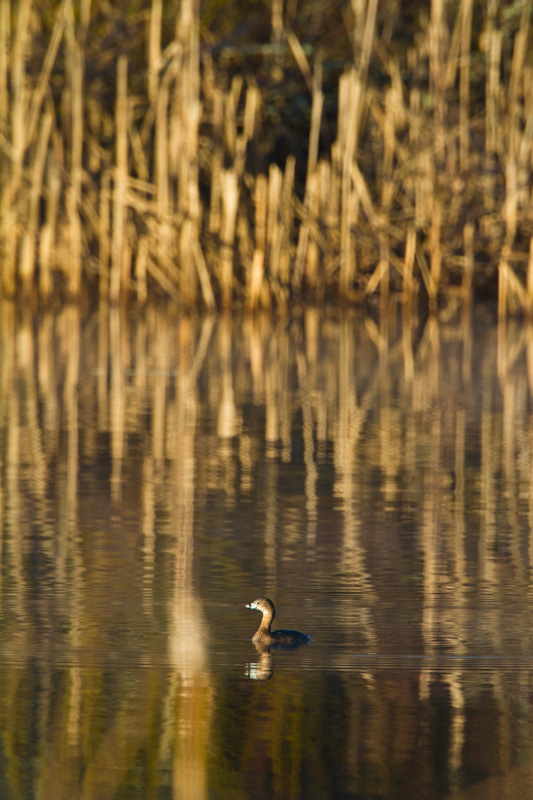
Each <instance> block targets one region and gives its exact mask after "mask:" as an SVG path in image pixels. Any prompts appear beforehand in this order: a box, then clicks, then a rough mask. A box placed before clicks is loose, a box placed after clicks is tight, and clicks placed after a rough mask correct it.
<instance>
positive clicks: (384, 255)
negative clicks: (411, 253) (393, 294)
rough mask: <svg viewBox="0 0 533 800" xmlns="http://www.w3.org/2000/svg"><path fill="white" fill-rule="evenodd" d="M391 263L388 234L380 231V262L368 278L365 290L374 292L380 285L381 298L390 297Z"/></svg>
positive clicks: (370, 292) (368, 292)
mask: <svg viewBox="0 0 533 800" xmlns="http://www.w3.org/2000/svg"><path fill="white" fill-rule="evenodd" d="M389 263H390V247H389V241H388V236H387V235H386V234H385V233H384V232H383V231H380V233H379V262H378V265H377V267H376V269H375V270H374V272H373V273H372V275H371V276H370V278H369V279H368V281H367V283H366V286H365V292H366V293H367V294H373V293H374V292H375V291H376V289H377V287H378V286H380V292H381V299H384V298H385V297H388V294H389V280H388V278H389Z"/></svg>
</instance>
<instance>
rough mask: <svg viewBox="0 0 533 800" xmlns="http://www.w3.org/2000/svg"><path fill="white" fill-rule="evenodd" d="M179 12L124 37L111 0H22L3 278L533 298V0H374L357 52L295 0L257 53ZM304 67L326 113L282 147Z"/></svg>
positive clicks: (350, 297) (215, 303)
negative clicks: (327, 35)
mask: <svg viewBox="0 0 533 800" xmlns="http://www.w3.org/2000/svg"><path fill="white" fill-rule="evenodd" d="M51 9H52V10H51ZM291 9H292V6H291ZM106 15H107V16H106ZM164 16H165V6H164V4H163V3H162V0H152V2H151V4H150V5H148V4H146V8H145V10H144V16H142V19H141V22H142V23H143V24H142V25H141V24H140V23H139V24H138V25H137V29H138V30H137V29H136V30H137V34H136V39H135V41H136V43H137V45H138V44H139V42H140V45H141V46H140V47H136V48H135V47H133V46H129V47H128V46H122V47H121V46H120V39H119V34H118V33H117V31H120V24H121V20H120V19H119V16H118V14H115V17H113V11H112V9H110V8H109V7H103V6H102V7H100V4H98V3H93V4H91V3H90V2H88V0H80V2H79V3H75V2H74V0H61V2H58V3H56V4H39V3H36V2H33V0H18V2H11V3H10V2H4V3H2V4H0V287H1V292H2V294H3V295H4V296H14V295H15V294H22V295H24V296H28V297H29V296H33V297H37V298H38V299H39V300H42V301H51V300H52V299H54V298H57V297H61V298H65V297H69V298H76V297H83V296H95V295H97V296H99V297H100V298H102V299H105V300H109V301H111V302H114V303H115V302H118V301H119V300H123V299H127V298H130V297H134V298H136V299H137V300H138V301H139V302H142V303H144V302H145V301H146V300H147V299H149V298H150V297H152V296H153V295H157V294H161V293H163V294H165V295H168V296H170V297H172V298H175V299H177V300H179V301H180V302H181V303H182V304H183V305H184V306H187V307H193V306H197V305H199V304H202V305H203V306H204V307H205V308H207V309H209V310H214V309H216V308H222V309H229V308H232V307H234V306H236V305H238V306H245V307H247V308H249V309H252V310H253V309H256V308H269V307H273V306H274V307H278V308H286V307H287V306H289V305H290V304H291V303H294V302H301V301H302V300H303V301H310V302H322V301H323V300H330V301H335V302H340V303H343V304H350V303H357V302H361V301H364V300H365V299H368V298H371V297H372V296H374V295H376V296H379V297H381V299H382V300H385V299H386V298H387V297H388V296H389V294H390V293H391V292H394V293H401V294H402V295H403V297H404V299H405V301H406V302H407V303H410V302H413V301H415V300H422V301H425V302H427V304H428V306H429V308H430V309H431V310H435V309H437V308H438V307H439V304H442V303H443V302H447V301H448V300H449V298H454V299H456V298H460V299H462V300H464V301H466V302H471V301H472V298H473V296H474V292H476V291H477V292H478V293H480V292H481V293H483V294H484V295H485V296H494V297H496V296H497V298H498V305H499V311H500V314H501V315H506V314H507V313H515V312H525V313H530V312H532V311H533V216H532V186H533V180H532V177H533V176H532V165H533V157H532V154H533V147H532V142H533V56H532V54H533V48H532V47H531V40H532V35H533V34H532V30H531V9H530V4H529V3H527V2H523V3H515V4H513V6H512V7H508V8H507V11H505V9H503V8H500V6H499V4H497V3H495V2H494V1H493V0H486V1H485V2H479V3H474V2H473V0H457V1H456V2H451V0H448V2H445V0H432V2H431V3H430V5H429V7H428V8H425V7H424V8H420V9H418V10H417V11H416V12H415V16H414V17H413V19H412V20H411V22H410V24H409V26H406V24H405V21H404V20H402V19H401V17H400V16H399V12H398V8H397V4H396V3H393V2H392V0H390V2H389V1H388V0H386V2H384V3H382V4H380V5H378V3H377V0H366V1H365V0H352V3H351V7H350V8H348V9H347V10H346V13H345V15H344V17H345V22H344V23H341V21H340V19H339V25H341V24H345V25H346V26H347V28H348V34H349V37H350V41H351V43H352V51H353V52H352V56H351V57H350V58H349V59H345V60H344V62H343V64H342V65H341V66H339V65H338V63H337V64H336V65H334V67H332V66H331V64H329V63H327V62H324V61H323V56H322V54H321V52H320V49H319V48H317V47H315V48H310V47H308V46H307V44H306V43H305V42H304V41H302V40H301V36H300V38H299V37H298V36H297V35H296V33H295V30H294V26H293V25H292V23H293V17H294V9H292V11H291V12H290V13H289V11H287V12H286V14H284V10H283V5H282V4H281V3H279V2H274V3H273V4H272V17H271V26H270V34H269V35H270V39H271V41H270V43H269V42H258V43H257V45H256V46H255V49H254V48H252V50H253V52H254V59H255V60H254V61H253V64H252V66H250V65H248V66H247V62H246V58H247V55H246V52H248V51H246V52H245V50H244V49H242V51H239V47H238V46H237V47H234V46H232V47H230V46H229V45H228V46H223V45H221V46H219V47H215V46H213V44H212V37H211V38H210V39H209V42H208V43H206V37H205V36H204V35H202V34H201V30H202V28H201V19H200V6H199V2H198V0H182V2H181V4H180V7H179V10H178V12H177V14H176V18H175V19H174V20H173V21H172V24H173V33H172V35H171V36H168V20H167V21H166V22H165V23H164ZM163 29H164V31H165V33H166V38H165V39H164V37H163ZM102 31H104V32H105V33H106V36H107V38H105V37H104V34H103V33H102ZM104 38H105V41H106V42H108V41H111V44H106V45H105V48H107V49H105V48H104V45H103V44H102V42H103V41H104ZM236 53H237V55H238V56H239V58H236ZM258 59H259V60H260V62H261V70H262V74H266V75H268V76H270V77H271V79H272V80H271V82H270V83H268V82H265V81H259V80H257V77H256V74H255V72H254V66H253V65H256V64H257V60H258ZM224 65H226V66H224ZM332 69H333V70H334V69H336V70H337V73H338V80H337V79H335V83H334V84H333V85H332V83H331V78H330V77H328V81H327V86H326V85H325V78H324V76H325V74H326V71H327V74H328V75H330V74H331V70H332ZM295 73H296V74H297V76H298V77H299V79H300V81H301V92H300V95H301V96H300V97H298V98H297V99H298V100H301V99H302V98H304V97H305V99H306V100H307V101H308V105H309V109H310V110H309V114H308V121H307V123H306V126H307V127H306V129H305V130H302V129H301V127H298V126H295V129H294V131H293V132H292V133H293V134H294V137H295V138H297V139H298V141H299V145H300V146H299V147H298V148H296V150H295V152H288V153H287V152H285V153H282V155H281V156H280V153H279V152H277V151H276V148H275V143H276V136H277V133H276V128H275V124H274V123H273V122H272V116H271V115H270V111H269V105H270V101H271V99H272V92H273V88H272V87H273V86H275V87H277V88H276V92H277V97H276V98H275V100H276V101H280V99H281V102H282V103H284V102H285V101H287V102H288V100H287V97H284V95H283V93H284V83H285V82H286V83H287V85H288V83H289V80H288V76H291V80H292V81H293V82H294V74H295ZM332 98H333V99H335V101H336V112H335V113H334V114H332V113H331V99H332ZM269 115H270V116H269ZM272 142H274V145H273V144H272Z"/></svg>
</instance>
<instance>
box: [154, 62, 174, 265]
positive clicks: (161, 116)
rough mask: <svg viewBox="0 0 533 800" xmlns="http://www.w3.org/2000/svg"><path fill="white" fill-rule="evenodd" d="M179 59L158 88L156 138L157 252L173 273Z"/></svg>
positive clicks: (168, 68) (172, 65) (166, 73)
mask: <svg viewBox="0 0 533 800" xmlns="http://www.w3.org/2000/svg"><path fill="white" fill-rule="evenodd" d="M177 65H178V61H177V59H174V60H173V61H172V64H171V66H168V67H167V70H166V72H165V74H164V76H163V79H162V80H161V82H160V84H159V86H158V89H157V99H156V117H155V137H154V148H155V152H154V163H155V186H156V211H157V226H158V231H157V234H156V235H157V239H156V253H157V261H158V263H159V265H160V267H161V268H162V269H163V270H164V271H165V272H167V273H168V272H169V269H170V261H169V258H168V256H169V249H170V240H171V229H170V223H169V211H170V165H169V132H168V108H169V102H170V87H169V84H170V81H171V80H172V79H173V77H174V75H175V73H176V72H177Z"/></svg>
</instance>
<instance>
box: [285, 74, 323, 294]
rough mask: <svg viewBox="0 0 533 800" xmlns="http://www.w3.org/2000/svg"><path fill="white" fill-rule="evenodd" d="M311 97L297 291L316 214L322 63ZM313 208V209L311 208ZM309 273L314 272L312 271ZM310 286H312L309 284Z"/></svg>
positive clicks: (297, 266)
mask: <svg viewBox="0 0 533 800" xmlns="http://www.w3.org/2000/svg"><path fill="white" fill-rule="evenodd" d="M312 91H313V97H312V103H311V128H310V133H309V151H308V156H307V177H306V185H305V196H304V219H303V222H302V225H301V226H300V231H299V236H298V246H297V249H296V261H295V265H294V272H293V278H292V285H293V287H294V288H296V289H299V288H300V285H301V280H302V274H303V271H304V264H305V263H306V262H307V248H308V242H309V232H310V228H311V225H312V224H313V222H312V219H313V217H314V216H315V215H316V214H317V213H318V208H317V207H316V206H317V200H318V191H317V179H318V176H317V175H316V174H315V170H316V164H317V160H318V146H319V142H320V125H321V120H322V109H323V107H324V94H323V92H322V62H321V61H320V60H319V61H318V63H317V65H316V68H315V73H314V76H313V85H312ZM312 207H313V208H312ZM314 250H315V252H314V254H313V256H312V257H311V261H314V262H315V266H316V256H317V253H316V247H315V248H314ZM311 271H314V269H312V270H311ZM308 277H310V275H308ZM309 285H312V284H309Z"/></svg>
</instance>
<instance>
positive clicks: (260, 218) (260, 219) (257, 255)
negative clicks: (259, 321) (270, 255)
mask: <svg viewBox="0 0 533 800" xmlns="http://www.w3.org/2000/svg"><path fill="white" fill-rule="evenodd" d="M267 197H268V181H267V179H266V176H265V175H258V176H257V178H256V181H255V191H254V206H255V247H254V254H253V257H252V265H251V268H250V270H249V272H247V281H246V289H245V301H246V306H247V308H248V309H249V310H250V311H254V310H255V309H256V308H257V307H258V305H259V301H260V298H261V293H262V291H263V288H264V287H265V286H266V284H265V283H263V277H264V265H265V250H266V238H267V233H266V222H267Z"/></svg>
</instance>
